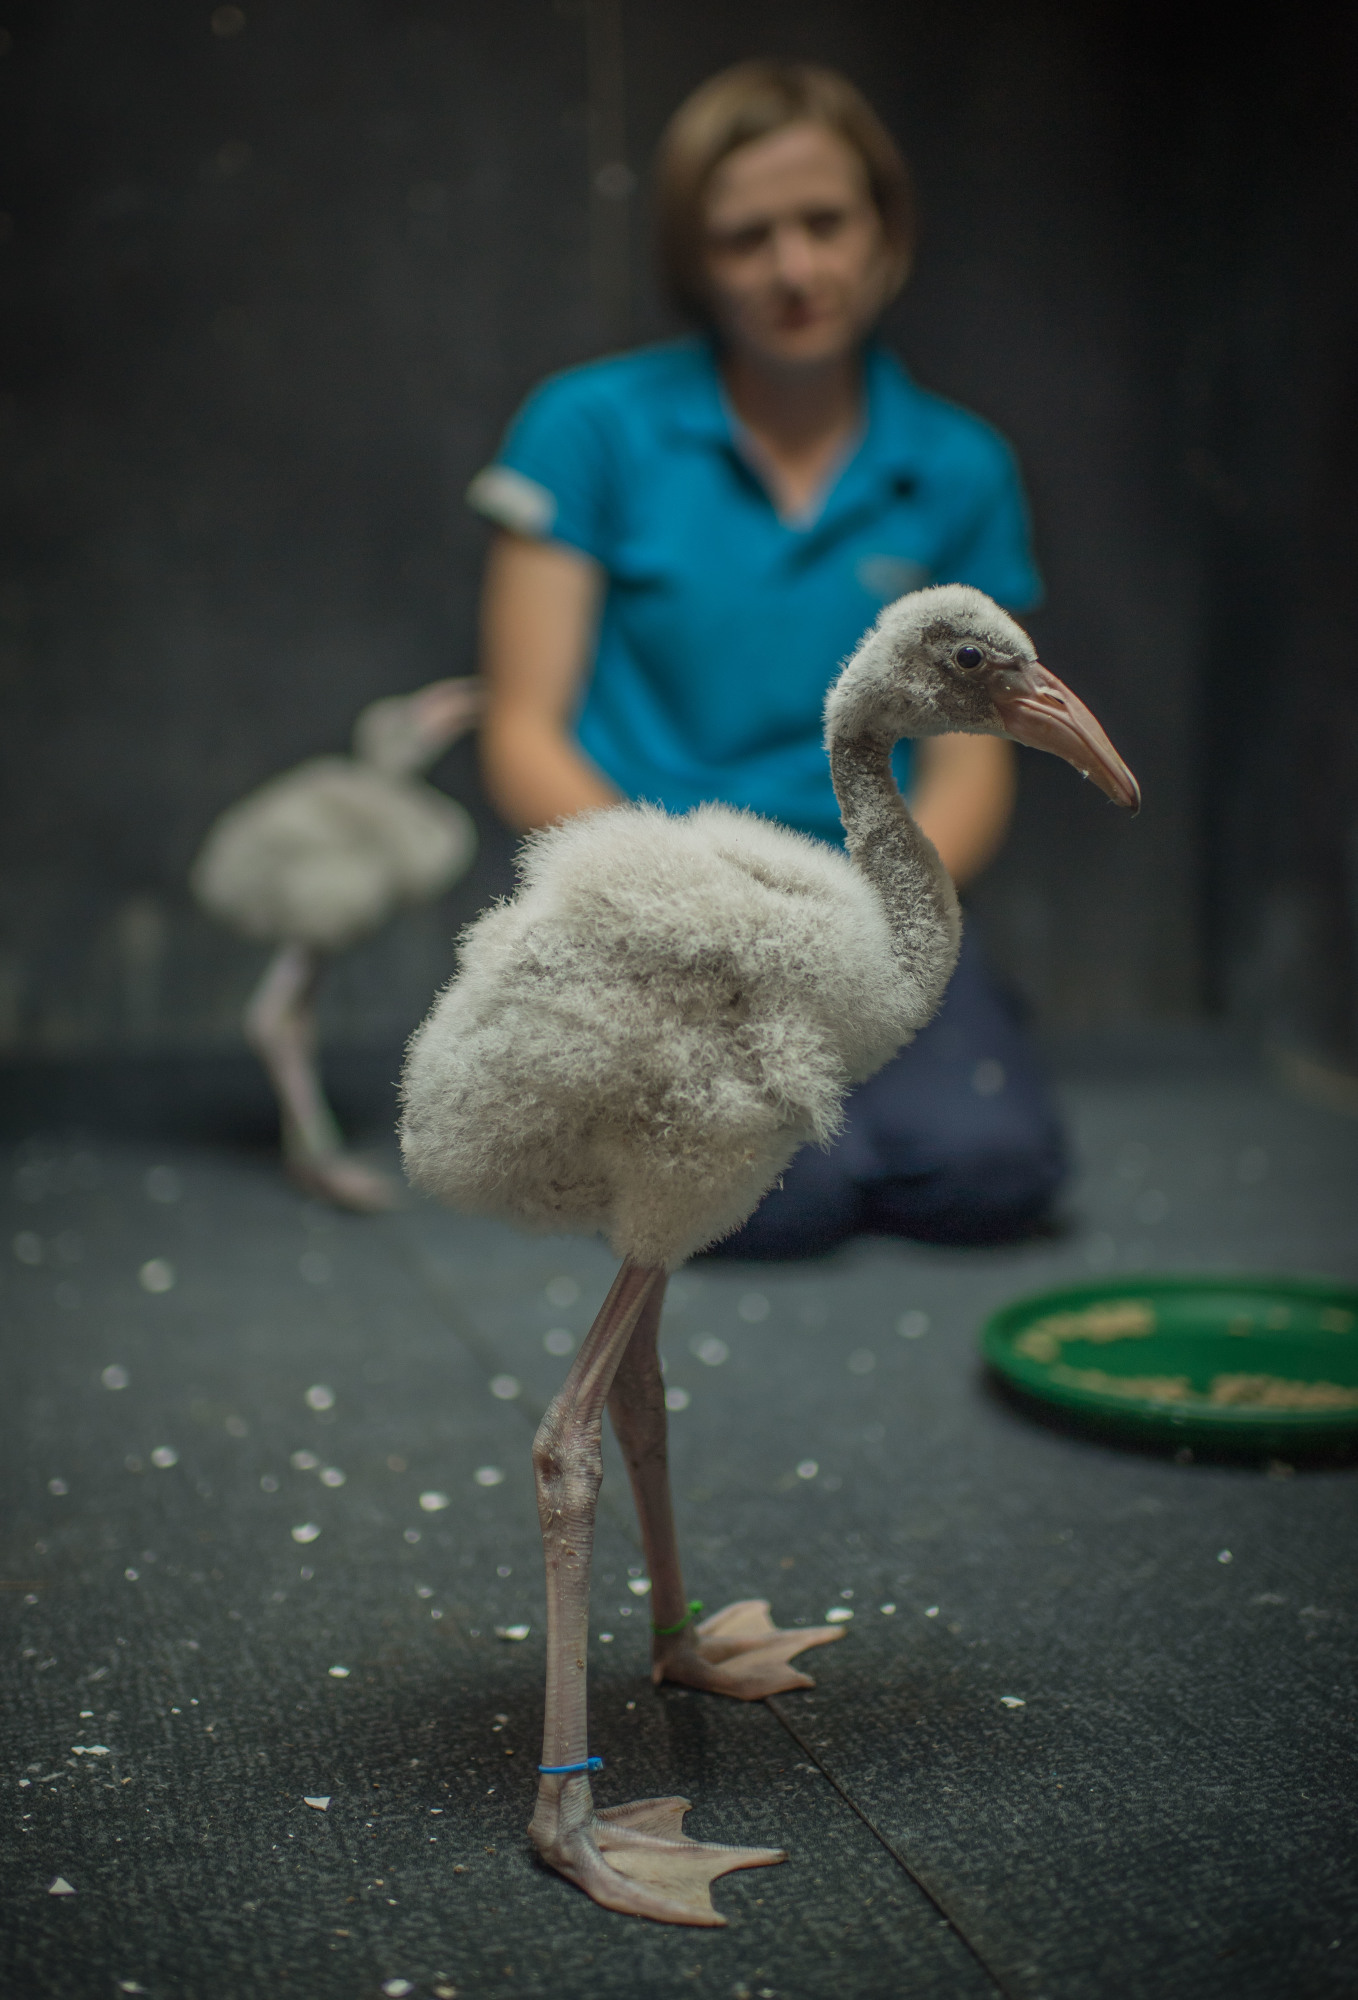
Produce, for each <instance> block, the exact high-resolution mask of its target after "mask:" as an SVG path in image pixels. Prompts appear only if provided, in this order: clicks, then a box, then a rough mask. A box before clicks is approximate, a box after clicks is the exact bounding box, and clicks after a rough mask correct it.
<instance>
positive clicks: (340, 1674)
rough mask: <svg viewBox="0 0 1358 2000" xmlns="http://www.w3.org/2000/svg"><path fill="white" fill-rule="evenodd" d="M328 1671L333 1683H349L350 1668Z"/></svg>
mask: <svg viewBox="0 0 1358 2000" xmlns="http://www.w3.org/2000/svg"><path fill="white" fill-rule="evenodd" d="M327 1671H328V1673H329V1675H330V1678H331V1680H332V1681H347V1680H348V1678H349V1669H348V1667H330V1668H328V1669H327Z"/></svg>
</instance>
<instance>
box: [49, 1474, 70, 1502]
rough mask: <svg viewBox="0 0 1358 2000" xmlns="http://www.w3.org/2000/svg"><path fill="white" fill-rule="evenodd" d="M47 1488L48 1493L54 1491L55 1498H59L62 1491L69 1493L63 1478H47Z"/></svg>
mask: <svg viewBox="0 0 1358 2000" xmlns="http://www.w3.org/2000/svg"><path fill="white" fill-rule="evenodd" d="M47 1490H48V1492H49V1493H55V1494H56V1496H57V1498H58V1499H60V1498H61V1496H62V1494H63V1493H69V1492H70V1490H71V1489H70V1487H69V1486H68V1485H67V1484H66V1481H65V1480H64V1479H49V1480H48V1482H47Z"/></svg>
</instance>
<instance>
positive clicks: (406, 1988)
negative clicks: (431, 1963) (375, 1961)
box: [382, 1979, 415, 2000]
mask: <svg viewBox="0 0 1358 2000" xmlns="http://www.w3.org/2000/svg"><path fill="white" fill-rule="evenodd" d="M382 1991H383V1992H384V1993H386V1994H388V1995H389V1996H390V2000H404V1996H405V1995H406V1994H407V1993H413V1992H414V1991H415V1982H414V1980H413V1979H384V1980H383V1981H382Z"/></svg>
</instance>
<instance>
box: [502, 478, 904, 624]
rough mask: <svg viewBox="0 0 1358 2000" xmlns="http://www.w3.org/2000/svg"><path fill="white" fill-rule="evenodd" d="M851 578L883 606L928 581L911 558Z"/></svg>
mask: <svg viewBox="0 0 1358 2000" xmlns="http://www.w3.org/2000/svg"><path fill="white" fill-rule="evenodd" d="M482 476H483V477H484V475H482ZM854 575H855V576H856V577H857V578H858V581H859V582H860V583H861V584H862V586H863V588H864V590H866V591H867V592H868V594H869V596H870V597H876V598H880V599H881V601H882V603H883V604H889V603H890V602H891V600H892V599H893V598H896V597H904V596H905V594H906V592H907V591H910V590H923V588H924V586H925V584H926V583H928V581H929V572H928V570H927V569H926V568H925V566H924V564H923V563H922V562H915V561H914V559H913V558H912V557H910V556H864V557H863V558H862V560H861V561H860V562H859V564H858V566H857V568H856V569H855V570H854Z"/></svg>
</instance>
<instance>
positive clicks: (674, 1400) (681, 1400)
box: [665, 1389, 693, 1410]
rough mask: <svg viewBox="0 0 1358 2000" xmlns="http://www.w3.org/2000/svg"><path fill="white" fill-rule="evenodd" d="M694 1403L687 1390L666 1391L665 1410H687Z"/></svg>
mask: <svg viewBox="0 0 1358 2000" xmlns="http://www.w3.org/2000/svg"><path fill="white" fill-rule="evenodd" d="M692 1401H693V1398H692V1396H690V1395H689V1393H688V1390H687V1389H667V1390H666V1391H665V1408H666V1409H667V1410H686V1409H687V1408H688V1406H689V1404H690V1403H691V1402H692Z"/></svg>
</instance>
